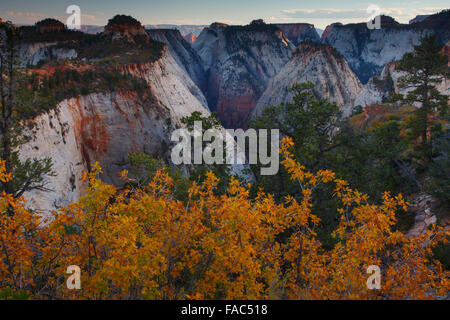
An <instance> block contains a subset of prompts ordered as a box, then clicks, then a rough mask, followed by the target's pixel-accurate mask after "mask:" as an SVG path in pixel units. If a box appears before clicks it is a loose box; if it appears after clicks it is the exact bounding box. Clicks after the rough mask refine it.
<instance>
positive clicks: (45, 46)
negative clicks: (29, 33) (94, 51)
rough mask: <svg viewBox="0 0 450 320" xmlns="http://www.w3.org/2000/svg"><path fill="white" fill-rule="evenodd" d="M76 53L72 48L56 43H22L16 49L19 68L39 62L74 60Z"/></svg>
mask: <svg viewBox="0 0 450 320" xmlns="http://www.w3.org/2000/svg"><path fill="white" fill-rule="evenodd" d="M76 57H78V53H77V51H76V50H75V49H73V48H64V47H61V46H59V45H58V43H57V42H34V43H23V44H20V45H19V48H18V59H19V61H20V62H19V65H20V66H21V67H25V66H34V65H36V64H38V63H39V62H41V61H49V60H59V59H74V58H76Z"/></svg>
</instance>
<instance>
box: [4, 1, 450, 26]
mask: <svg viewBox="0 0 450 320" xmlns="http://www.w3.org/2000/svg"><path fill="white" fill-rule="evenodd" d="M371 4H374V5H377V6H378V7H379V8H380V10H381V13H382V14H387V15H390V16H392V17H394V18H395V19H396V20H397V21H399V22H402V23H408V21H409V20H410V19H412V18H414V17H415V16H416V15H419V14H430V13H435V12H438V11H440V10H442V9H448V8H449V7H450V6H449V2H448V0H421V1H414V0H410V1H405V0H373V1H364V0H362V1H355V0H334V1H333V0H321V1H311V0H307V1H304V0H219V1H216V0H188V1H187V0H90V1H89V0H47V1H45V0H34V1H30V0H29V1H24V0H1V2H0V17H1V18H3V19H4V20H11V21H13V22H14V23H16V24H33V23H35V22H37V21H39V20H42V19H44V18H47V17H52V18H57V19H59V20H61V21H62V22H64V23H65V22H66V20H67V18H68V17H69V14H67V13H66V9H67V7H68V6H70V5H78V6H79V7H80V9H81V24H83V25H105V24H106V23H107V21H108V19H109V18H111V17H113V16H114V15H115V14H118V13H120V14H129V15H132V16H133V17H135V18H136V19H138V20H139V21H140V22H141V23H142V24H192V25H209V24H211V23H212V22H223V23H228V24H248V23H249V22H250V21H251V20H253V19H259V18H262V19H264V20H265V21H266V22H268V23H292V22H307V23H312V24H314V25H315V27H316V28H322V29H324V28H325V27H326V26H327V25H329V24H330V23H333V22H342V23H344V24H345V23H352V22H364V21H367V20H368V18H369V16H370V13H367V12H366V9H367V8H368V6H369V5H371Z"/></svg>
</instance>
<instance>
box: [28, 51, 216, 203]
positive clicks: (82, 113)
mask: <svg viewBox="0 0 450 320" xmlns="http://www.w3.org/2000/svg"><path fill="white" fill-rule="evenodd" d="M124 71H125V72H129V73H131V74H134V75H136V76H140V77H142V78H143V79H145V80H146V81H147V82H148V84H149V86H150V89H149V90H148V91H147V92H145V93H144V96H143V97H141V96H139V95H138V94H137V93H136V92H134V91H120V92H113V93H98V94H91V95H89V96H81V97H78V98H72V99H67V100H64V101H62V102H61V103H59V105H58V106H57V108H56V109H55V110H54V111H51V112H50V113H48V114H43V115H41V116H39V117H38V118H36V119H34V120H33V122H34V123H35V124H36V125H37V127H36V128H35V129H34V131H35V132H34V135H35V139H34V140H33V141H31V142H29V143H27V144H25V145H23V146H22V148H21V150H20V153H21V155H22V156H23V157H27V158H33V157H36V158H44V157H48V156H49V157H51V158H52V159H53V163H54V171H55V172H56V173H57V176H56V177H49V178H48V180H49V182H50V184H49V185H48V187H49V188H50V189H52V190H54V192H48V193H43V192H39V191H34V192H30V193H28V194H26V195H25V196H26V198H28V199H30V201H31V203H32V205H33V207H34V208H36V209H37V210H40V211H41V212H49V210H52V209H55V208H56V207H58V206H60V205H64V204H67V203H69V202H70V201H74V200H76V199H78V196H79V195H80V192H81V191H82V189H83V186H82V185H81V182H80V178H81V174H82V172H83V171H86V170H87V169H89V167H90V166H91V165H92V164H94V163H95V162H96V161H99V163H100V165H101V166H102V167H103V169H104V170H103V171H104V174H103V176H102V178H103V179H104V180H105V181H107V182H110V183H114V184H120V181H119V180H118V176H117V172H119V171H121V170H124V169H126V168H127V161H126V157H127V155H128V154H129V153H132V152H146V153H149V154H154V155H159V156H167V154H165V153H166V152H167V151H168V148H169V145H170V141H169V139H170V133H171V130H172V129H173V128H174V127H175V125H181V123H180V119H181V118H182V117H184V116H188V115H190V114H191V113H192V112H194V111H200V112H202V113H203V114H205V115H207V114H209V110H208V109H207V107H206V101H205V99H204V97H203V95H202V94H201V92H200V90H199V89H198V88H197V93H198V95H199V98H197V97H196V96H194V95H193V94H192V92H191V89H192V88H193V87H195V84H194V83H193V82H192V81H191V80H190V77H189V76H188V75H187V74H186V73H184V71H183V70H182V69H181V68H180V67H179V66H178V65H177V64H176V63H175V61H174V60H173V58H172V57H171V56H170V54H169V53H168V51H167V52H166V53H164V54H163V55H162V57H161V58H160V59H159V60H158V61H156V62H153V63H148V64H145V65H132V66H127V67H124ZM199 99H201V100H202V101H199ZM164 146H166V147H164Z"/></svg>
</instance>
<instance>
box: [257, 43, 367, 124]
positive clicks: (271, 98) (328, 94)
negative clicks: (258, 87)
mask: <svg viewBox="0 0 450 320" xmlns="http://www.w3.org/2000/svg"><path fill="white" fill-rule="evenodd" d="M308 81H311V82H312V83H314V85H315V88H314V93H315V95H316V96H317V97H320V98H326V99H329V100H331V101H333V102H336V103H337V104H338V105H339V106H340V107H341V110H342V112H343V115H344V116H345V115H349V114H350V113H351V110H352V107H353V101H354V99H355V97H356V95H357V94H358V92H359V91H360V90H361V88H362V85H361V83H360V82H359V80H358V78H357V77H356V75H355V74H354V73H353V72H352V71H351V69H350V68H349V66H348V64H347V62H346V61H345V60H344V58H343V57H342V55H341V54H340V53H338V52H337V51H336V50H335V49H333V48H332V47H330V46H328V45H323V44H319V43H314V42H311V41H306V42H303V43H302V44H300V46H299V47H298V48H297V50H296V53H295V55H294V57H293V58H292V60H291V61H289V62H288V63H287V64H286V65H285V66H284V67H283V68H282V69H281V71H280V72H279V73H278V74H277V75H276V76H275V77H274V78H273V79H271V80H270V83H269V85H268V87H267V89H266V91H265V92H264V94H263V95H262V96H261V98H260V99H259V101H258V105H257V106H256V108H255V110H254V112H253V115H252V116H253V117H255V116H257V115H260V114H261V113H262V111H263V109H264V107H265V106H269V105H279V104H280V103H284V102H287V101H292V97H293V94H292V92H291V91H290V88H291V87H292V86H293V85H294V84H296V83H302V82H308Z"/></svg>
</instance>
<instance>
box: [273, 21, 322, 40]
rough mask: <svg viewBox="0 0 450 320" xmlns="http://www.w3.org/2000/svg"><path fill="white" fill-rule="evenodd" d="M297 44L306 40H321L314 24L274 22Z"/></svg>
mask: <svg viewBox="0 0 450 320" xmlns="http://www.w3.org/2000/svg"><path fill="white" fill-rule="evenodd" d="M274 25H275V26H276V27H278V28H279V29H280V30H281V31H283V34H284V35H285V36H286V37H287V38H288V39H289V40H290V41H291V42H292V43H293V44H294V45H295V46H298V45H299V44H300V43H302V42H303V41H306V40H312V41H316V42H320V37H319V34H318V33H317V31H316V29H315V28H314V25H312V24H309V23H278V24H274Z"/></svg>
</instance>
